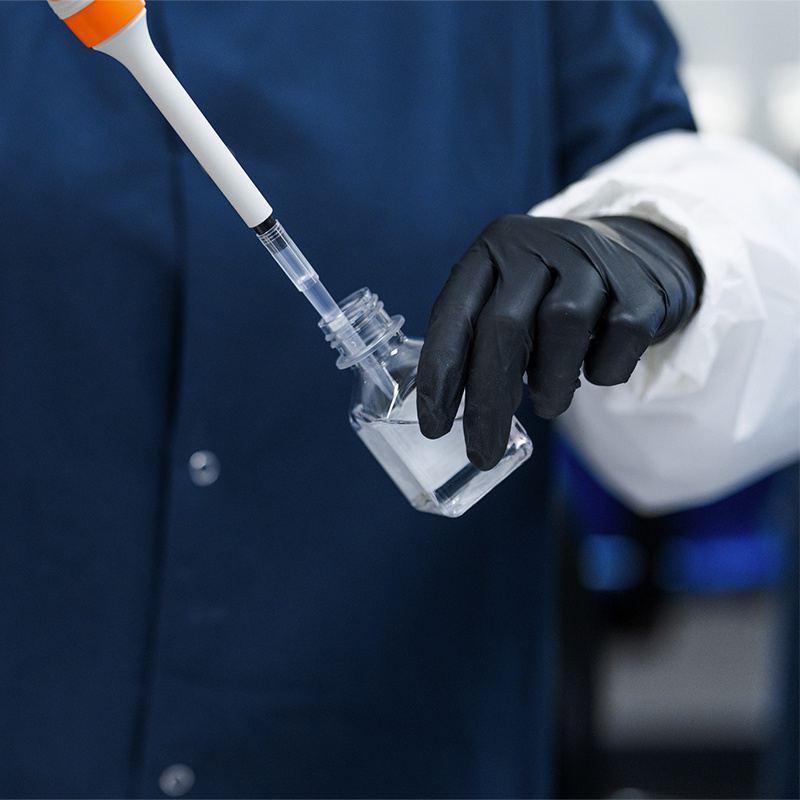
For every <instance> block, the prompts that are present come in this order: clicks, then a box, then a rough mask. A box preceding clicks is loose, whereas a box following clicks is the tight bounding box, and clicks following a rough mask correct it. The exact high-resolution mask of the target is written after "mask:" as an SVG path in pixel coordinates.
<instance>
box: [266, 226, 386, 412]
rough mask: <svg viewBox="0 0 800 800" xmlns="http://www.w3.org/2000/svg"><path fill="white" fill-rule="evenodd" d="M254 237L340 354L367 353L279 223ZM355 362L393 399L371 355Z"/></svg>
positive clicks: (342, 313)
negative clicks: (332, 334) (335, 341)
mask: <svg viewBox="0 0 800 800" xmlns="http://www.w3.org/2000/svg"><path fill="white" fill-rule="evenodd" d="M257 236H258V238H259V240H260V241H261V243H262V244H263V245H264V247H266V248H267V250H269V252H270V254H271V255H272V257H273V258H274V259H275V261H277V262H278V265H279V266H280V268H281V269H282V270H283V271H284V272H285V273H286V275H287V276H288V277H289V279H290V280H291V281H292V283H293V284H294V285H295V286H296V287H297V289H298V290H299V291H300V292H302V293H303V294H304V295H305V296H306V299H307V300H308V302H309V303H311V305H312V306H313V307H314V308H315V309H316V311H317V313H318V314H319V315H320V317H321V318H322V321H323V322H324V323H325V325H326V326H327V327H328V328H329V329H330V330H332V331H335V332H336V336H337V338H338V340H339V346H340V347H342V348H343V350H344V352H346V353H347V354H348V355H350V356H352V357H357V356H360V354H362V353H365V352H366V351H368V348H367V346H366V345H365V344H364V341H363V340H362V339H361V337H360V336H359V335H358V332H357V331H356V329H355V328H354V327H353V326H352V325H351V324H350V321H349V320H348V319H347V317H346V316H345V314H344V312H343V311H342V310H341V308H339V306H338V304H337V303H336V301H335V300H334V299H333V297H331V295H330V293H329V292H328V290H327V289H326V288H325V286H324V285H323V284H322V281H320V279H319V275H318V274H317V272H316V270H315V269H314V268H313V267H312V266H311V264H310V263H309V262H308V259H307V258H306V257H305V256H304V255H303V253H302V252H301V251H300V248H298V247H297V245H296V244H295V243H294V241H293V240H292V238H291V237H290V236H289V234H288V233H286V231H285V230H284V228H283V226H282V225H281V224H280V222H278V221H277V220H275V224H274V225H273V226H272V227H270V228H269V230H267V231H265V232H264V233H258V234H257ZM357 360H358V361H359V363H360V364H361V366H362V368H363V369H365V370H366V371H367V372H369V373H370V376H371V377H372V379H373V381H374V382H375V383H376V384H377V385H378V386H379V387H380V388H381V391H383V393H384V394H385V395H386V396H387V397H389V398H393V397H394V396H395V393H396V391H397V384H396V383H395V381H394V380H392V377H391V376H390V375H389V373H388V372H387V371H386V369H385V368H384V367H383V366H381V364H380V363H379V362H378V360H377V359H376V358H375V356H373V355H370V354H368V353H367V354H366V355H364V356H362V357H359V358H358V359H357Z"/></svg>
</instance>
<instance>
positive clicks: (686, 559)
mask: <svg viewBox="0 0 800 800" xmlns="http://www.w3.org/2000/svg"><path fill="white" fill-rule="evenodd" d="M658 1H659V4H660V6H661V8H662V10H663V12H664V14H665V15H666V17H667V19H668V20H669V22H670V23H671V25H672V26H673V28H674V30H675V31H676V33H677V35H678V38H679V40H680V42H681V46H682V52H683V61H682V65H681V71H682V78H683V80H684V85H685V86H686V88H687V91H688V93H689V99H690V102H691V104H692V108H693V111H694V113H695V117H696V119H697V122H698V125H699V127H700V129H701V130H705V131H709V132H714V133H722V134H730V135H734V136H741V137H745V138H748V139H750V140H752V141H755V142H757V143H759V144H761V145H762V146H763V147H765V148H767V149H768V150H770V151H772V152H773V153H774V154H776V155H777V156H778V157H780V158H781V159H783V160H784V161H786V162H787V163H788V164H789V165H791V166H792V167H793V168H795V169H798V170H800V0H658ZM798 224H799V225H800V220H798ZM560 473H561V480H562V485H563V488H564V493H565V496H566V502H565V503H564V515H565V519H564V525H565V527H566V528H568V529H569V530H570V531H571V534H572V535H571V536H569V537H567V543H568V546H567V547H566V549H565V553H564V563H563V569H564V573H565V579H566V580H565V585H566V589H565V597H564V607H565V614H564V623H563V635H562V640H563V647H564V655H565V664H566V666H565V670H564V675H563V680H564V687H563V688H564V690H563V692H562V698H561V700H562V704H563V709H562V719H563V730H562V732H561V745H562V758H561V795H562V796H564V797H620V798H622V797H631V798H636V797H641V798H647V797H653V798H655V797H662V798H750V797H753V798H756V797H794V798H797V797H798V793H797V792H798V789H797V784H798V780H797V777H796V776H797V774H798V770H799V769H800V767H799V766H798V762H799V761H800V752H799V751H798V744H797V737H798V734H797V714H798V702H800V701H798V694H797V686H798V680H800V678H799V677H798V673H797V669H798V667H797V627H798V625H799V624H800V623H799V622H798V619H797V608H798V597H797V583H796V582H797V572H798V560H797V559H798V555H797V538H798V516H800V508H799V503H800V501H798V482H800V478H798V471H797V468H796V467H794V468H790V469H788V470H785V471H783V472H782V473H780V474H778V475H777V476H774V477H771V478H769V479H767V480H765V481H762V482H761V483H759V484H758V485H756V486H754V487H752V488H750V489H748V490H747V491H746V492H744V493H742V494H740V495H737V496H736V497H733V498H729V499H727V500H725V501H723V502H721V503H718V504H714V505H713V506H711V507H709V508H706V509H700V510H698V511H696V512H692V513H685V514H676V515H671V516H670V517H664V518H660V519H655V520H643V519H638V518H635V517H633V516H632V515H630V514H629V513H628V512H626V511H625V510H624V509H622V508H621V507H620V506H618V505H617V504H616V503H614V501H612V500H610V499H609V498H608V497H607V496H605V495H604V493H603V492H602V491H601V490H600V489H599V488H598V487H597V486H596V485H594V484H593V483H592V481H591V479H590V478H589V477H588V476H587V475H586V474H585V473H583V471H582V470H581V468H580V466H579V465H578V464H577V462H576V461H575V460H574V459H573V458H572V456H571V454H570V453H569V452H568V451H567V450H566V449H564V450H563V452H562V453H561V455H560ZM793 776H794V777H793Z"/></svg>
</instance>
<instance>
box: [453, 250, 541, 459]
mask: <svg viewBox="0 0 800 800" xmlns="http://www.w3.org/2000/svg"><path fill="white" fill-rule="evenodd" d="M552 280H553V279H552V275H551V274H550V271H549V270H548V269H547V268H546V267H545V266H544V264H542V263H541V262H539V261H538V260H537V259H535V258H530V259H529V263H526V265H525V268H524V269H521V270H519V271H517V272H516V273H515V275H514V279H513V280H507V279H505V276H501V278H500V280H499V281H498V284H497V286H496V288H495V291H494V294H493V295H492V297H491V299H490V300H489V301H488V302H487V304H486V306H485V308H484V310H483V313H482V314H481V316H480V319H479V320H478V325H477V331H476V336H475V344H474V347H473V352H472V357H471V359H470V365H469V377H468V379H467V395H466V403H465V408H464V435H465V437H466V442H467V453H468V455H469V458H470V461H472V463H473V464H475V465H476V466H477V467H478V468H479V469H491V468H492V467H493V466H495V465H496V464H497V463H498V462H499V461H500V459H501V458H502V456H503V453H505V450H506V447H507V445H508V435H509V431H510V429H511V418H512V417H513V415H514V412H515V411H516V410H517V406H518V405H519V403H520V400H521V399H522V389H523V383H522V376H523V374H524V372H525V367H526V366H527V364H528V359H529V356H530V352H531V341H532V331H533V328H534V324H535V319H536V313H537V309H538V307H539V303H540V301H541V298H542V297H543V296H545V295H546V293H547V291H548V289H549V288H550V286H551V285H552Z"/></svg>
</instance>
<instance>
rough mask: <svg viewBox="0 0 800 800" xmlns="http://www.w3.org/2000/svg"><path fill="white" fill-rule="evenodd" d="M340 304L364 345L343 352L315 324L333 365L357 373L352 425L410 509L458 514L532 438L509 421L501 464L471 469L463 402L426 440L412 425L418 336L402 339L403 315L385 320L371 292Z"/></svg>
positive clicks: (504, 472) (333, 335) (513, 463)
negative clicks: (449, 422)
mask: <svg viewBox="0 0 800 800" xmlns="http://www.w3.org/2000/svg"><path fill="white" fill-rule="evenodd" d="M340 307H341V309H342V311H343V312H344V314H345V316H346V317H347V319H348V321H349V322H350V324H351V325H352V327H353V328H355V330H356V332H357V333H358V334H359V337H360V339H361V341H362V342H363V347H361V348H360V349H359V351H357V352H348V351H347V348H345V347H344V346H343V343H342V342H341V341H340V339H339V337H338V336H337V332H336V331H335V330H332V329H331V325H330V324H326V323H325V322H323V321H321V322H320V323H319V325H320V327H321V328H322V329H323V331H325V333H326V338H327V339H328V341H330V342H331V346H332V347H334V348H338V349H339V351H340V352H341V353H342V355H341V356H340V357H339V358H338V360H337V362H336V364H337V366H338V367H339V368H340V369H345V368H348V367H351V368H352V369H353V370H354V372H355V377H356V384H355V387H354V391H353V398H352V402H351V405H350V424H351V425H352V426H353V429H354V430H355V431H356V433H357V434H358V435H359V437H360V438H361V440H362V441H363V442H364V444H365V445H366V446H367V448H368V449H369V451H370V452H371V453H372V455H373V456H375V458H376V459H377V460H378V461H379V462H380V464H381V466H382V467H383V468H384V469H385V470H386V472H387V473H388V474H389V477H390V478H391V479H392V480H393V481H394V482H395V484H396V485H397V487H398V488H399V489H400V491H401V492H402V493H403V494H404V495H405V496H406V498H407V499H408V501H409V502H410V503H411V505H412V506H414V508H417V509H419V510H420V511H427V512H429V513H432V514H440V515H443V516H446V517H458V516H460V515H461V514H463V513H464V512H465V511H466V510H467V509H469V508H471V507H472V506H473V505H474V504H475V503H477V502H478V500H480V499H481V498H482V497H483V496H484V495H485V494H486V493H487V492H489V491H490V490H491V489H493V488H494V487H495V486H497V484H498V483H500V482H501V481H502V480H503V479H504V478H505V477H507V476H508V475H509V474H511V472H513V471H514V470H515V469H516V468H517V467H518V466H519V465H520V464H522V463H523V462H524V461H525V460H526V459H527V458H528V457H529V456H530V455H531V453H532V452H533V445H532V444H531V440H530V438H529V437H528V435H527V433H525V430H524V429H523V428H522V426H521V425H520V424H519V422H518V421H517V420H516V418H514V419H513V420H512V424H511V435H510V437H509V440H508V447H507V449H506V452H505V455H504V456H503V458H502V460H501V461H500V463H499V464H498V465H497V466H496V467H494V468H493V469H491V470H488V471H485V472H483V471H481V470H479V469H477V467H475V466H473V464H472V463H471V462H470V461H469V459H468V458H467V450H466V445H465V443H464V423H463V418H462V414H463V410H464V401H463V399H462V401H461V406H460V408H459V411H458V414H457V415H456V419H455V422H454V423H453V428H452V430H451V431H450V432H449V433H448V434H446V435H445V436H443V437H441V438H439V439H426V438H425V437H424V436H423V435H422V434H421V433H420V429H419V423H418V422H417V397H416V395H417V392H416V377H417V362H418V361H419V354H420V349H421V348H422V340H420V339H411V338H408V337H406V336H405V335H404V334H403V331H402V325H403V322H404V320H403V317H400V316H395V317H390V316H389V315H388V314H387V313H386V312H385V311H384V309H383V303H382V302H381V301H380V300H379V299H378V297H377V296H376V295H374V294H373V293H372V292H370V290H369V289H360V290H359V291H357V292H354V293H353V294H351V295H350V296H349V297H347V298H346V299H345V300H344V301H342V303H340ZM387 375H388V376H389V378H390V379H391V380H390V381H387V380H386V376H387ZM387 386H389V387H391V391H387V388H386V387H387Z"/></svg>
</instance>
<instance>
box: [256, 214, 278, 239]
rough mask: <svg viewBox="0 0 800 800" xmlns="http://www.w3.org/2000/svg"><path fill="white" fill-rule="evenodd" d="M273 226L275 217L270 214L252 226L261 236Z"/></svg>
mask: <svg viewBox="0 0 800 800" xmlns="http://www.w3.org/2000/svg"><path fill="white" fill-rule="evenodd" d="M274 227H275V217H273V216H272V214H270V215H269V216H268V217H267V218H266V219H265V220H264V221H263V222H260V223H259V224H258V225H256V226H255V228H253V230H254V231H255V232H256V234H258V235H259V236H261V235H262V234H264V233H266V232H267V231H268V230H270V229H271V228H274Z"/></svg>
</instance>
